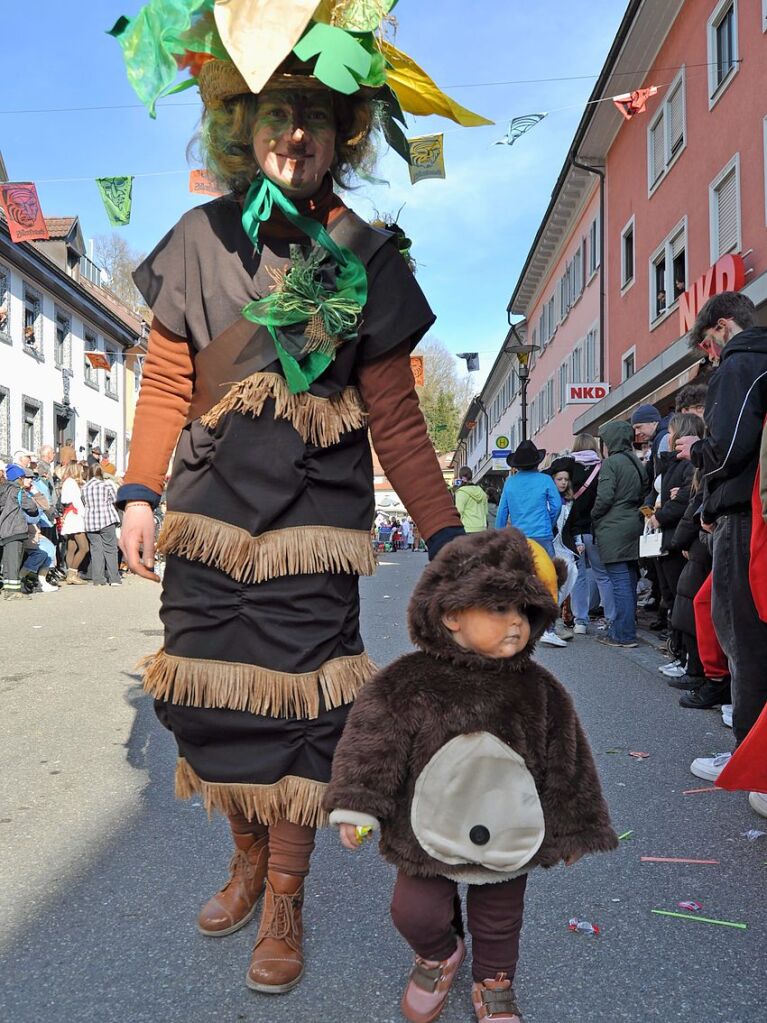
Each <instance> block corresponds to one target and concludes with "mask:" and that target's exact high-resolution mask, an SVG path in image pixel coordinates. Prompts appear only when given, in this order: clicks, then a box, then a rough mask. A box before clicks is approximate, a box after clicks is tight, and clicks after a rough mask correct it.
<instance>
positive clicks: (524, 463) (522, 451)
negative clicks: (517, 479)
mask: <svg viewBox="0 0 767 1023" xmlns="http://www.w3.org/2000/svg"><path fill="white" fill-rule="evenodd" d="M545 457H546V452H545V451H542V450H541V449H540V448H537V447H536V446H535V444H533V442H532V441H531V440H523V441H522V443H521V444H520V445H519V447H518V448H517V449H516V451H514V452H513V453H512V454H511V455H507V456H506V462H507V464H508V465H509V466H510V467H511V468H512V469H535V468H536V466H538V465H540V464H541V462H542V461H543V460H544V458H545Z"/></svg>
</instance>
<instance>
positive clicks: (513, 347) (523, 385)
mask: <svg viewBox="0 0 767 1023" xmlns="http://www.w3.org/2000/svg"><path fill="white" fill-rule="evenodd" d="M509 335H513V336H514V342H513V344H505V345H504V347H503V350H504V352H506V353H507V354H508V355H516V357H517V362H518V363H519V393H520V401H521V403H522V440H527V385H528V383H529V382H530V367H529V362H530V356H531V355H532V354H533V352H537V351H538V345H526V344H524V343H523V342H522V339H521V338H520V336H519V334H517V330H516V327H514V325H513V324H512V326H511V330H510V331H509ZM508 339H509V338H508V336H507V338H506V340H507V341H508Z"/></svg>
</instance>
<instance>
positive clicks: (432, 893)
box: [391, 870, 527, 981]
mask: <svg viewBox="0 0 767 1023" xmlns="http://www.w3.org/2000/svg"><path fill="white" fill-rule="evenodd" d="M526 884H527V874H523V875H522V876H521V877H515V878H513V880H511V881H500V882H498V883H496V884H470V885H469V887H468V891H467V893H466V916H467V923H468V925H469V931H470V933H471V937H472V951H473V962H472V968H471V970H472V975H473V977H474V980H476V981H483V980H488V979H489V978H494V977H495V976H497V974H499V973H506V974H508V977H509V980H511V981H513V980H514V973H515V971H516V968H517V960H518V959H519V933H520V931H521V930H522V912H523V909H524V899H525V885H526ZM391 915H392V919H393V921H394V926H395V927H396V928H397V930H398V931H399V932H400V934H401V935H402V937H403V938H404V939H405V941H406V942H407V943H408V945H410V947H411V948H412V949H413V951H414V952H415V953H416V955H419V956H421V957H422V958H423V959H431V960H438V961H440V962H441V961H442V960H443V959H447V958H448V957H449V956H451V955H452V954H453V952H455V939H456V935H460V936H461V937H463V922H462V920H461V903H460V899H459V898H458V886H457V884H456V883H455V881H450V880H448V879H447V878H446V877H410V876H409V875H408V874H403V873H402V871H401V870H400V871H398V873H397V882H396V884H395V885H394V895H393V897H392V904H391Z"/></svg>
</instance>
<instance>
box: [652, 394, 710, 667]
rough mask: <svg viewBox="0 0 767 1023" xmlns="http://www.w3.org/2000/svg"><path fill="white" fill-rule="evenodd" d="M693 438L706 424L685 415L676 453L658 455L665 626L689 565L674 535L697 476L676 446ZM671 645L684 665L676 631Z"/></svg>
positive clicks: (677, 421) (676, 428)
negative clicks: (681, 456)
mask: <svg viewBox="0 0 767 1023" xmlns="http://www.w3.org/2000/svg"><path fill="white" fill-rule="evenodd" d="M693 434H695V435H696V436H698V437H702V436H703V420H702V419H701V418H700V416H692V415H682V414H679V415H675V416H672V418H671V420H670V422H669V438H670V444H671V445H672V450H671V451H663V452H661V453H660V454H659V455H658V465H659V468H660V479H661V483H660V495H659V497H658V505H657V507H656V510H655V514H654V515H653V517H652V518H651V519H650V525H651V526H652V527H653V528H654V529H661V530H662V531H663V550H664V551H665V552H666V553H665V555H664V556H663V557H660V558H656V559H655V568H656V570H657V572H658V582H659V585H660V592H661V601H662V604H661V616H662V619H663V621H664V623H665V621H666V620H667V618H668V617H669V616H670V615H671V609H672V608H673V606H674V597H675V596H676V587H677V583H678V582H679V576H680V575H681V574H682V569H683V568H684V565H685V559H684V556H683V554H682V552H681V551H680V550H679V549H678V548H677V547H676V546H675V543H674V531H675V530H676V527H677V526H678V525H679V523H680V522H681V520H682V516H683V515H684V513H685V510H686V508H687V505H688V503H689V501H690V486H691V484H692V477H693V473H694V472H695V469H694V468H693V466H692V464H691V463H690V462H688V461H686V460H682V461H680V459H678V458H677V457H676V451H674V450H673V444H674V440H675V438H676V437H684V436H686V435H690V436H692V435H693ZM669 645H670V647H671V650H672V652H673V654H674V655H675V656H676V657H677V658H678V659H679V660H680V661H681V662H682V663H683V662H684V660H685V656H686V655H685V650H684V648H683V645H682V641H681V637H679V636H678V635H677V636H675V635H674V633H673V631H672V633H671V635H670V637H669ZM680 674H681V672H680Z"/></svg>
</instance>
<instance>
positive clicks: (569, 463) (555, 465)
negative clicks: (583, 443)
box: [543, 455, 577, 479]
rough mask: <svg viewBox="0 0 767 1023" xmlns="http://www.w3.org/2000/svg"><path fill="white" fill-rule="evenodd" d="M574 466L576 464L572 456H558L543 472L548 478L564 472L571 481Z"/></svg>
mask: <svg viewBox="0 0 767 1023" xmlns="http://www.w3.org/2000/svg"><path fill="white" fill-rule="evenodd" d="M576 465H577V462H576V461H575V459H574V458H573V457H572V455H560V456H559V457H558V458H555V459H554V460H553V462H552V463H551V465H550V466H549V467H548V469H544V470H543V471H544V472H547V473H548V474H549V476H556V474H557V473H558V472H566V473H567V474H568V475H569V477H570V479H572V478H573V473H574V471H575V466H576Z"/></svg>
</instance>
